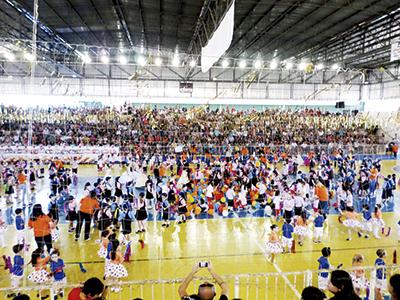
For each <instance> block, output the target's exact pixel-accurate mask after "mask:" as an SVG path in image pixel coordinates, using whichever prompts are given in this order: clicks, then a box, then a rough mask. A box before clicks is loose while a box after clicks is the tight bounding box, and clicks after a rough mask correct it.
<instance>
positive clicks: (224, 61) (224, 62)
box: [222, 59, 229, 68]
mask: <svg viewBox="0 0 400 300" xmlns="http://www.w3.org/2000/svg"><path fill="white" fill-rule="evenodd" d="M222 67H223V68H227V67H229V60H227V59H224V60H223V61H222Z"/></svg>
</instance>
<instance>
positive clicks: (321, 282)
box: [318, 275, 329, 291]
mask: <svg viewBox="0 0 400 300" xmlns="http://www.w3.org/2000/svg"><path fill="white" fill-rule="evenodd" d="M328 282H329V276H327V277H322V276H320V275H319V276H318V288H319V289H320V290H324V291H326V290H328Z"/></svg>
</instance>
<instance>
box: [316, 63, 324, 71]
mask: <svg viewBox="0 0 400 300" xmlns="http://www.w3.org/2000/svg"><path fill="white" fill-rule="evenodd" d="M324 67H325V66H324V64H323V63H319V64H317V66H316V68H317V70H322V69H323V68H324Z"/></svg>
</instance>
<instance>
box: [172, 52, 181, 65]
mask: <svg viewBox="0 0 400 300" xmlns="http://www.w3.org/2000/svg"><path fill="white" fill-rule="evenodd" d="M180 63H181V62H180V61H179V57H178V56H177V55H175V56H174V59H173V60H172V65H173V66H174V67H179V65H180Z"/></svg>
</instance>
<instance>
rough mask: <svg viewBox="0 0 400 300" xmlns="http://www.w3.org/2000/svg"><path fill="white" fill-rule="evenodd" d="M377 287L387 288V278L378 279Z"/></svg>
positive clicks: (382, 289)
mask: <svg viewBox="0 0 400 300" xmlns="http://www.w3.org/2000/svg"><path fill="white" fill-rule="evenodd" d="M375 287H376V288H377V289H380V290H381V291H384V290H386V278H385V279H378V278H377V279H376V282H375Z"/></svg>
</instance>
